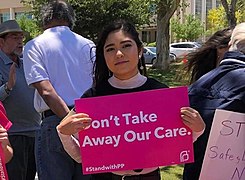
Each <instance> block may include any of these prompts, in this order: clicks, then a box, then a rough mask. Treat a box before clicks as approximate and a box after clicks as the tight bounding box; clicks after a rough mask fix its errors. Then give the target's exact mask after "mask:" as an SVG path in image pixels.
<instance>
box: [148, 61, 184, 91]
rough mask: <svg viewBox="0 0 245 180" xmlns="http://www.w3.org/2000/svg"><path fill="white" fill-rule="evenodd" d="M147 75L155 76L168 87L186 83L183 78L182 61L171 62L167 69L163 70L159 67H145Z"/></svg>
mask: <svg viewBox="0 0 245 180" xmlns="http://www.w3.org/2000/svg"><path fill="white" fill-rule="evenodd" d="M147 73H148V76H149V77H152V78H155V79H157V80H158V81H160V82H162V83H164V84H166V85H168V86H169V87H176V86H184V85H187V84H188V83H187V80H186V79H184V78H183V77H184V71H183V64H182V63H172V64H170V66H169V70H166V71H163V70H159V69H152V68H151V67H149V68H147Z"/></svg>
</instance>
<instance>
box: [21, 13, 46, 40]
mask: <svg viewBox="0 0 245 180" xmlns="http://www.w3.org/2000/svg"><path fill="white" fill-rule="evenodd" d="M16 20H17V22H18V24H19V25H20V27H21V29H22V30H23V31H24V32H25V41H24V43H26V42H28V41H29V40H31V39H33V38H34V37H36V36H38V35H39V34H41V29H40V28H39V27H38V26H37V23H36V22H35V20H33V19H28V18H27V17H26V15H22V16H20V17H19V18H18V19H16Z"/></svg>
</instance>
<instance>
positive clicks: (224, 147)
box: [199, 110, 245, 180]
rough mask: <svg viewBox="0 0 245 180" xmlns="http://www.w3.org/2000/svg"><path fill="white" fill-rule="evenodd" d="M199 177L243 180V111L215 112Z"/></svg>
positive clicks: (244, 176) (244, 145) (244, 134)
mask: <svg viewBox="0 0 245 180" xmlns="http://www.w3.org/2000/svg"><path fill="white" fill-rule="evenodd" d="M199 180H245V114H242V113H236V112H231V111H225V110H216V111H215V115H214V120H213V125H212V129H211V132H210V136H209V140H208V144H207V148H206V153H205V156H204V161H203V166H202V171H201V174H200V179H199Z"/></svg>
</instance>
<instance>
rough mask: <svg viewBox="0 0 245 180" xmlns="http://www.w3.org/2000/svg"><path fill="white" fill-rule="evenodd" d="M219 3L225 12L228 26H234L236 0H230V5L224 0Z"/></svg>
mask: <svg viewBox="0 0 245 180" xmlns="http://www.w3.org/2000/svg"><path fill="white" fill-rule="evenodd" d="M221 3H222V5H223V7H224V9H225V13H226V17H227V20H228V24H229V26H230V27H235V26H236V21H237V19H236V15H235V12H236V3H237V0H232V1H231V4H230V5H229V4H228V2H227V1H226V0H221Z"/></svg>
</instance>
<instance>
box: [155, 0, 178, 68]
mask: <svg viewBox="0 0 245 180" xmlns="http://www.w3.org/2000/svg"><path fill="white" fill-rule="evenodd" d="M179 3H180V0H170V1H168V2H166V1H160V2H159V3H158V12H157V40H156V44H157V61H156V63H155V64H153V66H152V67H153V68H157V69H162V70H166V69H168V67H169V63H170V59H169V25H170V18H171V17H172V15H173V14H174V12H175V10H176V9H177V7H178V5H179Z"/></svg>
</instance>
